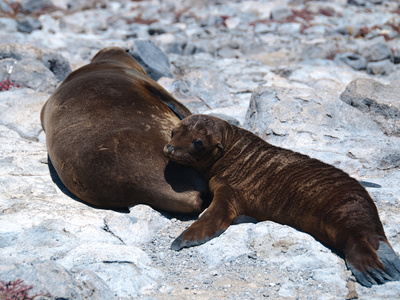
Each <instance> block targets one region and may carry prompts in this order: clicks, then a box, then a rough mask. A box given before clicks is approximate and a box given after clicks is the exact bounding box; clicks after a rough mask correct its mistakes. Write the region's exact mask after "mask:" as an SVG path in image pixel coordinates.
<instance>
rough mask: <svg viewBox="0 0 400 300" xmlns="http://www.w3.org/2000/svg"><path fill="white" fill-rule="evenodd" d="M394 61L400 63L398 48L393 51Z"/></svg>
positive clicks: (399, 50)
mask: <svg viewBox="0 0 400 300" xmlns="http://www.w3.org/2000/svg"><path fill="white" fill-rule="evenodd" d="M393 63H395V64H398V63H400V49H396V50H395V51H394V53H393Z"/></svg>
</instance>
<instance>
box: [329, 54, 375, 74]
mask: <svg viewBox="0 0 400 300" xmlns="http://www.w3.org/2000/svg"><path fill="white" fill-rule="evenodd" d="M335 62H338V63H340V62H343V63H345V64H346V65H349V66H350V67H352V68H353V69H354V70H365V69H366V68H367V63H368V62H367V60H366V59H365V58H364V57H362V56H361V55H359V54H356V53H351V52H350V53H339V54H338V55H336V56H335Z"/></svg>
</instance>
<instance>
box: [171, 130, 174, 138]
mask: <svg viewBox="0 0 400 300" xmlns="http://www.w3.org/2000/svg"><path fill="white" fill-rule="evenodd" d="M173 137H174V131H173V130H172V131H171V139H172V138H173Z"/></svg>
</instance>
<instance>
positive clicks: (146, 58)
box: [129, 40, 172, 81]
mask: <svg viewBox="0 0 400 300" xmlns="http://www.w3.org/2000/svg"><path fill="white" fill-rule="evenodd" d="M129 54H130V55H132V56H133V57H134V58H135V59H136V60H137V61H138V62H139V63H140V64H141V65H142V66H143V68H144V69H145V70H146V73H147V75H148V76H149V77H150V78H152V79H153V80H156V81H157V80H158V79H160V78H161V77H163V76H165V77H172V73H171V70H170V65H169V60H168V56H167V55H166V54H165V53H164V52H163V51H162V50H161V49H160V48H158V47H157V46H156V45H155V44H154V43H153V42H152V41H140V40H135V41H134V43H133V49H130V51H129Z"/></svg>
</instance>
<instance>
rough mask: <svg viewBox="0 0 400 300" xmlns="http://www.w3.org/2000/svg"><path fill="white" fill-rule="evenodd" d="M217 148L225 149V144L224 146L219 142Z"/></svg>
mask: <svg viewBox="0 0 400 300" xmlns="http://www.w3.org/2000/svg"><path fill="white" fill-rule="evenodd" d="M217 148H218V149H220V150H224V146H222V144H221V143H220V142H218V144H217Z"/></svg>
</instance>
